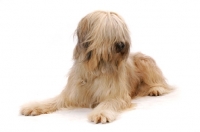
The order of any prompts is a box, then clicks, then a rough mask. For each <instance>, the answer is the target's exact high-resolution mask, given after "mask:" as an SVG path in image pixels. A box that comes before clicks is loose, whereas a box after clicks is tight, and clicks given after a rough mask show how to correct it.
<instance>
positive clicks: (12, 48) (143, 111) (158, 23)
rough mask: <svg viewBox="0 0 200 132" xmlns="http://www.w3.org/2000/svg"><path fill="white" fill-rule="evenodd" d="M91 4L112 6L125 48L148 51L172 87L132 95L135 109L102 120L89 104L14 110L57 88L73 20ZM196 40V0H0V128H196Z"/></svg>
mask: <svg viewBox="0 0 200 132" xmlns="http://www.w3.org/2000/svg"><path fill="white" fill-rule="evenodd" d="M94 10H108V11H115V12H117V13H119V14H120V15H121V16H122V17H123V18H124V19H125V21H126V23H127V25H128V27H129V29H130V32H131V38H132V47H131V51H132V52H136V51H141V52H143V53H145V54H148V55H150V56H152V57H153V58H154V59H155V60H156V62H157V64H158V65H159V67H160V68H161V69H162V71H163V73H164V75H165V76H166V78H167V79H168V82H169V83H170V84H172V85H175V86H176V87H177V90H176V91H174V92H173V93H171V94H168V95H166V96H161V97H144V98H138V99H136V100H133V102H134V103H137V107H136V108H135V110H131V111H127V112H124V113H123V114H121V115H120V116H119V117H118V119H117V120H116V121H115V122H113V123H110V124H106V125H102V124H98V125H96V124H93V123H90V122H89V121H88V120H87V114H88V113H89V112H90V111H91V110H90V109H76V110H62V111H58V112H55V113H52V114H48V115H41V116H37V117H24V116H20V115H19V108H20V105H22V104H24V103H26V102H29V101H36V100H42V99H46V98H49V97H53V96H55V95H57V94H59V93H60V92H61V90H62V89H63V87H64V86H65V84H66V80H67V77H66V75H67V73H68V71H69V70H70V67H71V66H72V64H73V61H72V53H73V48H74V47H75V44H76V41H75V40H73V34H74V31H75V29H76V26H77V24H78V22H79V20H80V19H81V18H82V17H84V16H85V15H86V14H87V13H90V12H92V11H94ZM199 45H200V1H199V0H196V1H195V0H146V1H145V0H140V1H139V0H138V1H135V0H126V1H125V0H124V1H122V0H121V1H120V0H113V1H112V0H99V1H95V0H73V1H72V0H71V1H70V0H16V1H12V0H0V131H1V132H7V131H13V132H17V131H19V132H31V131H33V132H40V131H41V132H45V131H48V132H49V131H52V132H53V131H55V132H64V131H65V132H66V131H117V130H119V131H135V132H140V131H142V132H144V131H154V132H156V131H159V132H160V131H162V132H163V131H166V132H169V131H170V132H178V131H187V132H188V131H190V132H195V131H198V132H199V131H200V127H199V125H200V114H199V111H200V108H199V107H200V102H199V101H200V98H199V97H198V96H199V92H200V90H199V89H200V81H199V78H200V77H199V74H200V70H199V68H200V46H199Z"/></svg>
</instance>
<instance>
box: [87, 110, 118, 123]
mask: <svg viewBox="0 0 200 132" xmlns="http://www.w3.org/2000/svg"><path fill="white" fill-rule="evenodd" d="M116 117H117V113H116V112H114V111H110V110H102V111H93V112H92V113H90V114H89V116H88V118H89V121H91V122H94V123H103V124H104V123H109V122H112V121H114V120H115V119H116Z"/></svg>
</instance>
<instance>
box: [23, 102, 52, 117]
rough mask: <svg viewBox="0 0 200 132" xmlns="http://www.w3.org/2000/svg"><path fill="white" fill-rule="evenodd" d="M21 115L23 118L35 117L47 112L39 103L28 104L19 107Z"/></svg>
mask: <svg viewBox="0 0 200 132" xmlns="http://www.w3.org/2000/svg"><path fill="white" fill-rule="evenodd" d="M20 113H21V115H25V116H36V115H40V114H47V113H49V110H48V109H46V108H45V107H44V106H42V105H41V104H40V103H37V102H35V103H29V104H25V105H23V106H22V107H21V110H20Z"/></svg>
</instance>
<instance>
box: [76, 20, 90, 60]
mask: <svg viewBox="0 0 200 132" xmlns="http://www.w3.org/2000/svg"><path fill="white" fill-rule="evenodd" d="M88 31H89V24H88V20H87V19H85V18H83V19H82V20H81V21H80V22H79V24H78V27H77V29H76V31H75V35H76V36H77V38H78V42H77V45H76V47H75V49H74V57H73V58H74V59H75V60H76V59H78V58H79V57H80V54H81V53H84V52H85V51H86V49H87V48H88V46H89V42H87V41H88V38H87V34H88ZM88 56H90V55H88Z"/></svg>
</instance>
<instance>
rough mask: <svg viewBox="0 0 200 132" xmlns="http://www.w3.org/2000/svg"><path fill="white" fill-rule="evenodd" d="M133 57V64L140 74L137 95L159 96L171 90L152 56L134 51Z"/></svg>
mask: <svg viewBox="0 0 200 132" xmlns="http://www.w3.org/2000/svg"><path fill="white" fill-rule="evenodd" d="M133 58H134V64H135V66H136V68H137V69H138V71H139V72H140V73H141V76H142V84H141V86H140V89H139V92H138V95H141V96H146V95H149V96H159V95H162V94H166V93H169V92H170V91H171V90H172V89H171V87H170V86H169V85H168V84H167V82H166V80H165V78H164V76H163V74H162V72H161V70H160V69H159V67H158V66H157V65H156V62H155V61H154V60H153V58H151V57H149V56H146V55H144V54H142V53H136V54H135V55H134V56H133Z"/></svg>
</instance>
